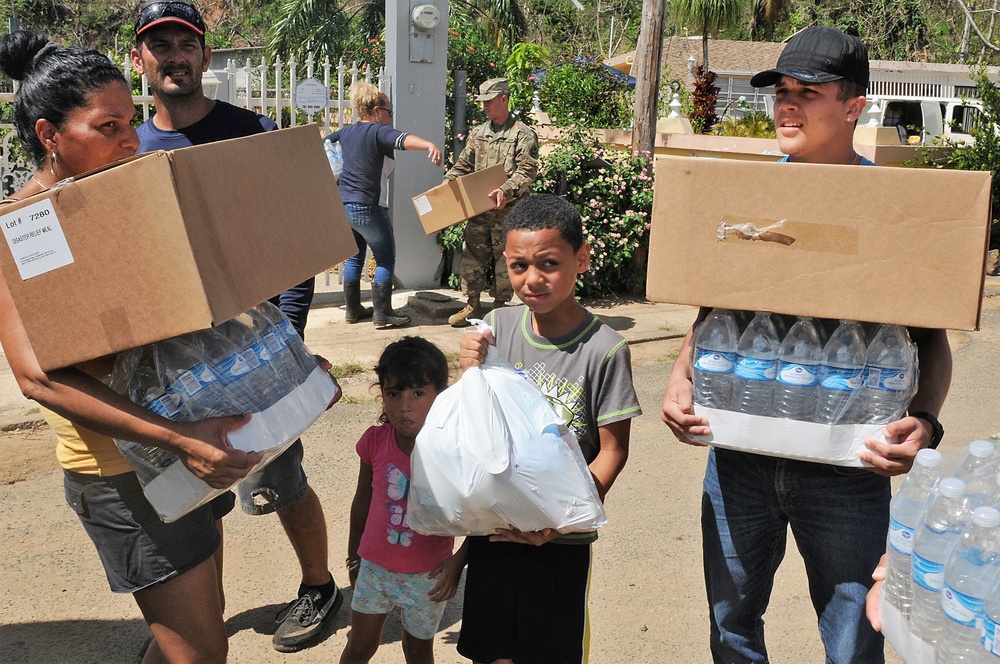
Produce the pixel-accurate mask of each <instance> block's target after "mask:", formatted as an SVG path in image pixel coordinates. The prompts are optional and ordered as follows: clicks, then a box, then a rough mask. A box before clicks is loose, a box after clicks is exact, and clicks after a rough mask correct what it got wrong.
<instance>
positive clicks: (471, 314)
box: [448, 295, 480, 327]
mask: <svg viewBox="0 0 1000 664" xmlns="http://www.w3.org/2000/svg"><path fill="white" fill-rule="evenodd" d="M479 315H480V312H479V296H478V295H476V296H471V295H470V296H469V303H468V304H467V305H465V308H464V309H462V310H461V311H459V312H458V313H457V314H452V315H451V316H449V317H448V324H449V325H451V326H452V327H465V326H467V325H469V320H468V319H470V318H479Z"/></svg>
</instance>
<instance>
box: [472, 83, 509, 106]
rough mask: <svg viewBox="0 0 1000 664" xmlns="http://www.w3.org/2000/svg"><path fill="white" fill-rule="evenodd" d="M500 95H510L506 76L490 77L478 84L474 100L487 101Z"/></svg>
mask: <svg viewBox="0 0 1000 664" xmlns="http://www.w3.org/2000/svg"><path fill="white" fill-rule="evenodd" d="M500 95H508V96H509V95H510V82H508V81H507V79H506V78H491V79H490V80H488V81H486V82H485V83H483V84H482V85H480V86H479V96H478V97H476V101H489V100H490V99H493V98H494V97H499V96H500Z"/></svg>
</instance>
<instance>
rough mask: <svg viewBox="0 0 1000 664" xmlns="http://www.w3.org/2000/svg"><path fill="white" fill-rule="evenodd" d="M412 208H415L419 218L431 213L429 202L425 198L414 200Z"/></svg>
mask: <svg viewBox="0 0 1000 664" xmlns="http://www.w3.org/2000/svg"><path fill="white" fill-rule="evenodd" d="M413 206H414V207H416V208H417V214H419V215H420V216H421V217H422V216H424V215H425V214H427V213H428V212H430V211H431V202H430V201H429V200H427V197H426V196H420V197H418V198H414V199H413Z"/></svg>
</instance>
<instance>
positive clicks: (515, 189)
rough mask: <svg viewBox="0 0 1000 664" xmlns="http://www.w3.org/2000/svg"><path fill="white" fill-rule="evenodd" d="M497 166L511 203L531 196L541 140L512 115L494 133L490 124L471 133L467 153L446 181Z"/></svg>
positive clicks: (504, 190)
mask: <svg viewBox="0 0 1000 664" xmlns="http://www.w3.org/2000/svg"><path fill="white" fill-rule="evenodd" d="M497 164H503V169H504V171H505V172H506V173H507V181H506V182H504V183H503V184H502V185H500V189H502V190H503V194H504V196H506V197H507V199H508V200H513V199H515V198H519V197H521V196H524V195H526V194H528V193H530V191H531V183H532V182H534V181H535V177H536V176H537V175H538V137H537V136H536V135H535V132H534V130H533V129H531V128H530V127H528V126H527V125H526V124H524V123H523V122H521V121H520V120H518V119H516V118H515V117H514V116H513V115H511V116H510V117H509V118H507V122H505V123H504V125H503V126H502V127H500V128H499V129H493V123H492V122H490V121H489V120H487V121H486V122H484V123H482V124H480V125H476V126H475V127H474V128H473V129H472V131H470V132H469V140H468V142H467V143H466V144H465V149H464V150H462V154H460V155H459V156H458V159H457V160H456V161H455V165H454V166H452V167H451V170H449V171H448V172H447V173H445V176H444V179H445V180H454V179H455V178H457V177H459V176H460V175H468V174H469V173H472V172H474V171H481V170H483V169H486V168H489V167H490V166H496V165H497Z"/></svg>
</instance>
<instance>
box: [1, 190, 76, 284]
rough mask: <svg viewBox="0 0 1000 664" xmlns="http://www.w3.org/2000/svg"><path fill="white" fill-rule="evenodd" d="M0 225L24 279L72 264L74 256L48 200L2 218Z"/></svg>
mask: <svg viewBox="0 0 1000 664" xmlns="http://www.w3.org/2000/svg"><path fill="white" fill-rule="evenodd" d="M0 225H2V226H3V234H4V237H5V238H7V246H8V247H10V253H11V255H13V257H14V263H15V265H17V271H18V272H20V273H21V279H22V280H25V281H27V280H28V279H31V278H32V277H37V276H38V275H40V274H45V273H46V272H51V271H52V270H56V269H59V268H61V267H65V266H67V265H70V264H71V263H72V262H73V253H72V252H71V251H70V250H69V244H68V243H67V242H66V236H65V235H64V234H63V230H62V226H61V225H60V223H59V218H58V217H57V216H56V211H55V210H54V209H53V208H52V201H50V200H49V199H45V200H43V201H39V202H37V203H34V204H32V205H27V206H25V207H23V208H21V209H20V210H17V211H16V212H11V213H9V214H5V215H3V216H0Z"/></svg>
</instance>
